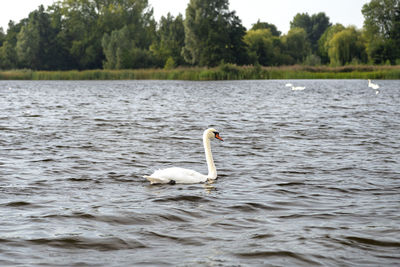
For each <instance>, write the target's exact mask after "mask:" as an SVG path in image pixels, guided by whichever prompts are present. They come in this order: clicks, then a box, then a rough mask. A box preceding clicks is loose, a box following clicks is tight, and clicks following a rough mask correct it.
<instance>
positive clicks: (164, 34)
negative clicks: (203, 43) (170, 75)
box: [150, 13, 185, 67]
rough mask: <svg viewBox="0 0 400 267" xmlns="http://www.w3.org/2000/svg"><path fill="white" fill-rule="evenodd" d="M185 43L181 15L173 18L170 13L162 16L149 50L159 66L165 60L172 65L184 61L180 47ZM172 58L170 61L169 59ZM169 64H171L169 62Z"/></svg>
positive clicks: (162, 64)
mask: <svg viewBox="0 0 400 267" xmlns="http://www.w3.org/2000/svg"><path fill="white" fill-rule="evenodd" d="M184 45H185V28H184V26H183V18H182V15H178V16H177V17H176V18H174V17H173V16H172V15H171V14H170V13H168V15H167V17H164V16H162V17H161V19H160V24H159V27H158V30H157V39H156V40H155V41H153V44H152V45H151V47H150V50H151V52H152V53H153V54H154V56H155V58H156V59H157V61H158V62H159V66H160V67H161V66H164V65H165V64H166V62H167V60H169V61H170V63H171V62H173V63H174V65H183V64H184V63H185V61H184V58H183V56H182V49H183V46H184ZM171 60H172V61H171ZM169 66H171V65H170V64H169Z"/></svg>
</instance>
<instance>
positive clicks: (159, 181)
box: [143, 176, 167, 184]
mask: <svg viewBox="0 0 400 267" xmlns="http://www.w3.org/2000/svg"><path fill="white" fill-rule="evenodd" d="M143 177H144V178H146V179H147V180H149V181H150V184H165V183H167V182H166V181H165V180H162V179H160V178H156V177H152V176H143Z"/></svg>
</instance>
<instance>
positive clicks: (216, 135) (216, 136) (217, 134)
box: [215, 133, 224, 142]
mask: <svg viewBox="0 0 400 267" xmlns="http://www.w3.org/2000/svg"><path fill="white" fill-rule="evenodd" d="M215 138H217V139H219V140H221V141H222V142H223V141H224V139H222V138H221V136H219V133H215Z"/></svg>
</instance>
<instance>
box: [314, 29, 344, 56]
mask: <svg viewBox="0 0 400 267" xmlns="http://www.w3.org/2000/svg"><path fill="white" fill-rule="evenodd" d="M344 29H345V27H344V26H343V25H342V24H339V23H337V24H335V25H332V26H330V27H329V28H328V29H326V31H325V32H324V34H322V36H321V38H320V39H319V40H318V54H319V55H320V57H321V61H322V63H324V64H326V63H329V54H328V51H329V48H330V40H331V39H332V37H333V35H335V34H336V33H338V32H341V31H343V30H344Z"/></svg>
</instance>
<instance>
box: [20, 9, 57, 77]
mask: <svg viewBox="0 0 400 267" xmlns="http://www.w3.org/2000/svg"><path fill="white" fill-rule="evenodd" d="M54 38H55V32H54V29H53V27H52V26H51V19H50V15H49V14H48V13H46V12H45V11H44V7H43V5H41V6H39V8H38V9H37V10H35V11H33V12H31V13H30V14H29V18H28V20H27V23H26V24H25V25H24V26H22V28H21V30H20V32H19V33H18V36H17V44H16V52H17V55H18V59H19V62H20V63H21V64H22V66H23V67H27V68H31V69H50V68H55V67H56V66H54V65H53V64H52V57H53V56H54V55H53V53H52V49H53V47H54V45H53V43H52V42H53V40H54Z"/></svg>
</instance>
